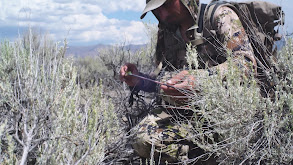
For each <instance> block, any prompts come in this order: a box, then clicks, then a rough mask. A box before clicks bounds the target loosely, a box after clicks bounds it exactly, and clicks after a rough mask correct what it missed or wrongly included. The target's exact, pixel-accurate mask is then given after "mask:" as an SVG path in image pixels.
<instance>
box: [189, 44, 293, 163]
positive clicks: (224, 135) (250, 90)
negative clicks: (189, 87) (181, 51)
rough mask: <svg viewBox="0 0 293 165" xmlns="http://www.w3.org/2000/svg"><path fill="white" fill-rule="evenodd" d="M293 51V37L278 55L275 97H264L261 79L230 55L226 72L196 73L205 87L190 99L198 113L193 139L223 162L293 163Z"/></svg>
mask: <svg viewBox="0 0 293 165" xmlns="http://www.w3.org/2000/svg"><path fill="white" fill-rule="evenodd" d="M292 50H293V45H292V41H290V40H289V41H288V43H287V45H286V46H285V48H284V49H283V50H282V51H281V52H280V53H279V54H278V64H277V66H278V67H279V68H280V72H278V73H273V74H277V75H278V77H279V79H278V84H277V85H276V88H275V89H276V90H275V91H274V94H273V95H274V98H270V97H267V98H264V97H262V96H261V95H260V88H259V85H260V83H258V82H257V81H258V80H256V79H255V78H253V77H248V76H247V75H244V73H242V72H241V71H239V69H238V68H237V67H236V65H235V64H234V63H233V62H231V61H232V60H230V59H228V61H229V69H228V71H227V72H226V73H225V74H224V75H219V74H214V75H212V76H206V75H205V76H203V75H202V74H201V72H198V73H195V76H197V77H198V78H197V80H198V81H200V83H199V84H201V86H200V96H199V97H194V96H193V97H192V98H190V99H191V100H193V101H192V104H191V106H194V108H193V110H194V112H195V114H196V115H195V120H193V121H191V122H190V123H191V125H192V127H190V126H189V129H190V132H191V135H190V137H189V138H190V139H191V140H192V141H193V142H194V143H195V144H197V145H198V146H199V147H201V148H202V149H204V150H205V151H206V155H210V156H217V158H218V161H219V162H221V163H223V164H241V163H252V164H255V163H260V164H261V163H266V164H289V163H290V162H292V161H293V95H292V91H293V90H292V87H293V63H292V61H293V54H292V52H293V51H292ZM189 52H191V51H189ZM191 54H192V52H191ZM190 63H194V61H193V62H190ZM199 73H200V74H199ZM200 76H201V77H200ZM196 95H199V94H196ZM195 98H196V99H195Z"/></svg>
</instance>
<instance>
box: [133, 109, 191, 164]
mask: <svg viewBox="0 0 293 165" xmlns="http://www.w3.org/2000/svg"><path fill="white" fill-rule="evenodd" d="M134 130H135V131H137V132H135V133H136V134H137V137H136V139H135V142H134V143H133V148H134V149H135V151H136V152H137V153H138V155H140V156H141V157H144V158H151V156H152V155H153V156H154V160H156V162H160V163H165V162H169V163H170V162H178V161H179V162H184V161H187V160H188V153H189V151H190V150H189V147H190V142H188V141H187V140H186V137H187V136H188V132H187V130H186V129H185V128H184V127H182V126H180V125H179V124H177V123H175V122H174V121H173V122H172V115H170V114H168V113H166V111H164V110H163V109H162V108H157V109H154V110H153V111H152V113H151V114H149V115H148V116H147V117H145V118H144V119H143V120H142V121H141V122H140V123H139V124H138V126H137V127H136V129H134Z"/></svg>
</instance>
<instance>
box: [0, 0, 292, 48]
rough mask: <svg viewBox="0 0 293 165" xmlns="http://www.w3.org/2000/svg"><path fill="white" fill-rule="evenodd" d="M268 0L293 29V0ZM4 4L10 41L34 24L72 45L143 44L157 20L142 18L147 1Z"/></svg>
mask: <svg viewBox="0 0 293 165" xmlns="http://www.w3.org/2000/svg"><path fill="white" fill-rule="evenodd" d="M209 1H210V0H202V1H201V2H203V3H207V2H209ZM237 1H240V0H237ZM267 1H269V2H273V3H276V4H279V5H282V6H283V9H284V10H285V12H286V25H285V29H286V30H287V31H289V32H292V31H293V22H292V21H293V19H292V18H291V16H293V1H292V0H267ZM0 6H1V11H0V39H1V40H3V39H8V40H10V41H13V40H15V39H16V38H17V37H18V36H19V34H21V33H22V32H23V31H24V30H26V29H27V28H28V27H29V26H30V27H34V28H36V29H38V30H41V32H43V33H49V34H50V36H51V37H52V38H53V39H54V40H56V41H62V40H64V39H65V38H66V39H67V41H68V42H69V45H94V44H119V43H122V42H127V43H129V44H143V43H146V42H147V40H148V37H147V34H146V29H145V25H144V23H152V24H156V23H157V21H156V19H155V18H154V16H152V14H151V13H149V14H147V16H146V17H145V19H144V20H140V19H139V17H140V14H141V11H142V10H143V9H144V6H145V0H10V1H9V0H0Z"/></svg>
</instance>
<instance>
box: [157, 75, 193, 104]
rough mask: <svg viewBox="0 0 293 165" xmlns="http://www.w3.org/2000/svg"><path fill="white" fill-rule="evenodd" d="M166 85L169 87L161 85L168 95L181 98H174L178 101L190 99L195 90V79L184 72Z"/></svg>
mask: <svg viewBox="0 0 293 165" xmlns="http://www.w3.org/2000/svg"><path fill="white" fill-rule="evenodd" d="M165 84H167V85H164V84H163V85H161V89H162V90H163V91H164V93H165V94H166V95H170V96H181V97H174V98H177V99H178V100H182V99H188V96H190V95H191V94H192V91H193V89H194V88H195V78H194V76H193V75H191V74H190V73H189V72H188V71H187V70H184V71H181V72H179V73H178V74H177V75H175V76H173V77H172V78H171V79H170V80H168V81H167V82H166V83H165ZM171 86H172V87H171ZM174 98H173V99H174Z"/></svg>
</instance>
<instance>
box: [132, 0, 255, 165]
mask: <svg viewBox="0 0 293 165" xmlns="http://www.w3.org/2000/svg"><path fill="white" fill-rule="evenodd" d="M186 2H187V0H186ZM185 4H186V3H185ZM189 11H190V10H189ZM193 16H194V15H193ZM195 18H196V17H195ZM213 20H214V22H213V24H214V25H215V29H206V30H207V31H209V30H215V31H216V35H214V36H213V37H214V38H213V39H212V40H208V41H207V42H206V43H204V44H202V45H198V46H197V51H198V54H199V55H198V61H199V68H195V69H210V68H212V67H214V66H217V65H219V64H223V63H224V62H226V60H227V58H228V57H232V59H233V60H234V62H235V63H236V64H237V65H238V66H239V68H243V69H244V70H250V69H251V67H249V66H251V65H253V66H254V65H255V64H256V63H255V60H254V54H253V49H252V47H251V44H250V42H249V39H248V36H247V34H246V33H245V31H244V28H243V26H242V24H241V21H240V20H239V17H238V16H237V14H236V13H235V12H234V11H233V10H232V9H231V8H229V7H225V6H223V7H219V8H218V9H217V10H216V11H215V14H214V19H213ZM182 43H184V42H183V40H182V37H181V36H180V33H178V31H177V30H176V27H175V28H171V29H168V30H166V27H164V26H163V25H161V27H160V26H159V32H158V43H157V51H156V60H157V63H159V62H163V63H164V66H165V67H167V68H169V70H173V71H174V70H176V69H182V68H183V67H184V66H187V62H186V59H185V46H182ZM176 45H177V46H176ZM169 48H170V49H169ZM171 48H174V49H175V48H176V50H173V49H171ZM170 50H172V51H170ZM145 84H146V83H145ZM167 99H168V98H167ZM175 104H176V103H175ZM155 111H157V110H154V111H153V112H152V113H151V114H149V115H148V116H147V117H146V118H145V119H144V120H142V121H141V122H140V123H139V124H138V126H137V127H136V130H138V132H137V138H136V140H135V143H134V144H133V147H134V149H135V150H136V152H137V153H138V154H139V155H140V156H142V157H145V158H150V155H151V153H154V156H155V158H156V159H157V160H161V162H165V161H168V162H176V161H183V162H184V161H186V159H188V157H189V155H188V153H190V149H191V148H192V147H190V146H192V144H190V143H186V139H188V131H187V130H185V129H183V128H184V127H181V126H180V125H178V124H176V123H175V122H174V121H173V122H171V121H172V120H171V119H172V118H174V117H175V118H176V114H175V115H174V114H168V113H167V115H166V116H161V117H160V115H159V114H161V113H155ZM159 112H164V113H165V114H166V112H165V110H159ZM210 164H211V163H210ZM213 164H214V163H213Z"/></svg>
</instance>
